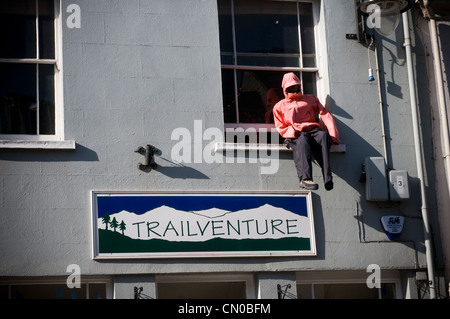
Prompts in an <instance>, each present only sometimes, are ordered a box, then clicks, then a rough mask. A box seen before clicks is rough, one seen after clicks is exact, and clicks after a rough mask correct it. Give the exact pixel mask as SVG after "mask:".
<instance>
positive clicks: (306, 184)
mask: <svg viewBox="0 0 450 319" xmlns="http://www.w3.org/2000/svg"><path fill="white" fill-rule="evenodd" d="M300 187H302V188H304V189H308V190H313V191H314V190H316V189H318V188H319V185H318V184H317V183H314V182H313V181H312V180H310V179H303V180H301V181H300Z"/></svg>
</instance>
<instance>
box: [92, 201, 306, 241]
mask: <svg viewBox="0 0 450 319" xmlns="http://www.w3.org/2000/svg"><path fill="white" fill-rule="evenodd" d="M97 226H98V229H99V230H105V232H102V233H105V234H106V233H108V232H110V233H118V234H120V235H122V236H124V237H127V238H130V239H135V240H142V241H145V240H161V241H168V242H203V243H204V242H206V241H209V240H213V239H233V240H261V239H270V240H277V239H286V238H310V237H311V224H310V221H309V219H308V217H306V216H302V215H298V214H295V213H292V212H290V211H288V210H286V209H283V208H279V207H274V206H272V205H269V204H266V205H263V206H261V207H256V208H253V209H245V210H238V211H234V212H232V211H226V210H222V209H217V208H211V209H208V210H202V211H182V210H177V209H174V208H172V207H169V206H161V207H157V208H155V209H153V210H150V211H147V212H146V213H144V214H135V213H133V212H128V211H125V210H124V211H121V212H119V213H116V214H112V215H107V214H106V215H104V216H102V217H100V218H98V221H97ZM111 236H115V235H111Z"/></svg>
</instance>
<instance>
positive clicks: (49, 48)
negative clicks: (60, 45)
mask: <svg viewBox="0 0 450 319" xmlns="http://www.w3.org/2000/svg"><path fill="white" fill-rule="evenodd" d="M54 10H55V8H54V3H53V0H39V58H40V59H54V58H55V26H54V19H55V14H54Z"/></svg>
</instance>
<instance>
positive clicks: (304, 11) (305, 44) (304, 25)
mask: <svg viewBox="0 0 450 319" xmlns="http://www.w3.org/2000/svg"><path fill="white" fill-rule="evenodd" d="M299 12H300V32H301V35H302V57H303V66H304V67H315V66H316V45H315V39H314V20H313V14H312V3H302V4H299Z"/></svg>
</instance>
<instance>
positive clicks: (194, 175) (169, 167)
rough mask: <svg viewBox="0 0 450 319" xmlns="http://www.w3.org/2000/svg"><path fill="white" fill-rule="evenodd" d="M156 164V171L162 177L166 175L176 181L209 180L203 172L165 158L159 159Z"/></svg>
mask: <svg viewBox="0 0 450 319" xmlns="http://www.w3.org/2000/svg"><path fill="white" fill-rule="evenodd" d="M156 162H157V164H158V166H157V167H156V169H155V171H156V172H157V173H160V174H162V175H165V176H167V177H169V178H174V179H209V177H208V176H206V175H205V174H203V173H202V172H200V171H198V170H196V169H194V168H192V167H189V166H185V165H183V164H181V163H176V162H173V161H171V160H168V159H166V158H164V157H157V158H156Z"/></svg>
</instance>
